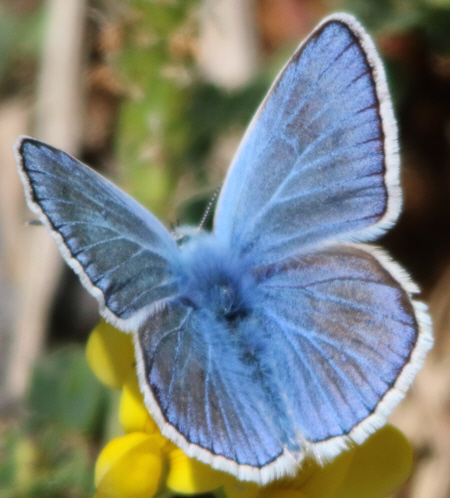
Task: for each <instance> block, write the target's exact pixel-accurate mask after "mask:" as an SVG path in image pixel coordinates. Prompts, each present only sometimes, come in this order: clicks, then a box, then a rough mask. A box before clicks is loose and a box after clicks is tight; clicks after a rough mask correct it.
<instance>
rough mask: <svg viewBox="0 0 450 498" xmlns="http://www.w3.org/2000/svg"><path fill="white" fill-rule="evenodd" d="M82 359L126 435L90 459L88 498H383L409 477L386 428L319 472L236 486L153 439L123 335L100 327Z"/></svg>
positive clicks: (406, 456) (395, 436)
mask: <svg viewBox="0 0 450 498" xmlns="http://www.w3.org/2000/svg"><path fill="white" fill-rule="evenodd" d="M87 357H88V362H89V365H90V366H91V368H92V370H93V371H94V373H95V374H96V375H97V377H98V378H99V379H100V380H101V381H102V382H103V383H105V384H106V385H107V386H108V387H111V388H116V389H117V388H119V389H122V395H121V401H120V407H119V419H120V424H121V426H122V429H123V430H124V432H125V433H126V434H125V435H124V436H121V437H118V438H115V439H113V440H112V441H110V442H109V443H108V444H107V445H106V446H105V448H104V449H103V450H102V452H101V453H100V456H99V457H98V460H97V464H96V468H95V484H96V494H95V498H116V497H117V498H119V497H120V498H144V497H145V498H151V497H153V496H155V495H156V494H157V493H158V491H161V490H166V491H167V490H168V489H170V490H172V491H173V492H174V493H182V494H196V493H205V492H208V491H214V490H216V489H218V488H223V490H224V492H225V495H226V496H227V497H228V498H361V497H364V498H383V497H384V496H386V495H387V494H389V493H391V492H393V491H395V490H396V489H397V488H398V487H399V486H400V485H401V484H403V482H404V481H405V480H406V479H407V477H408V475H409V473H410V471H411V467H412V448H411V445H410V444H409V442H408V440H407V439H406V438H405V436H404V435H403V434H402V433H401V432H400V431H399V430H398V429H396V428H395V427H393V426H391V425H386V426H385V427H383V428H382V429H380V430H379V431H377V432H376V433H375V434H373V435H372V436H371V437H370V438H369V439H368V440H367V441H366V442H365V443H364V444H362V445H360V446H356V445H355V446H353V447H352V448H350V449H349V450H348V451H346V452H344V453H342V454H341V455H339V456H338V457H337V458H335V459H334V460H333V461H331V462H329V463H327V464H325V465H323V466H321V465H319V464H318V463H317V462H315V461H313V460H307V461H306V462H305V463H304V464H303V465H302V467H301V469H300V470H299V472H298V474H297V475H296V476H295V477H293V478H285V479H281V480H278V481H275V482H273V483H271V484H269V485H267V486H258V485H256V484H254V483H250V482H242V481H238V480H237V479H236V478H234V477H233V476H231V475H229V474H226V473H224V472H220V471H217V470H214V469H212V468H211V467H210V466H208V465H205V464H203V463H201V462H199V461H198V460H196V459H193V458H189V457H188V456H186V455H185V454H184V453H183V451H182V450H181V449H179V448H177V447H176V446H175V445H174V444H173V443H172V442H170V441H169V440H168V439H166V438H165V437H164V436H163V435H162V434H161V433H160V431H159V429H158V428H157V426H156V424H155V422H154V421H153V419H152V417H151V416H150V414H149V412H148V410H147V408H146V407H145V405H144V400H143V396H142V394H141V392H140V390H139V386H138V382H137V378H136V371H135V368H134V365H135V360H134V354H133V346H132V340H131V336H130V335H127V334H124V333H122V332H119V331H117V330H116V329H115V328H114V327H112V326H110V325H107V324H106V323H105V322H101V323H100V325H99V326H98V327H97V328H96V329H95V330H94V331H93V332H92V334H91V337H90V339H89V341H88V346H87Z"/></svg>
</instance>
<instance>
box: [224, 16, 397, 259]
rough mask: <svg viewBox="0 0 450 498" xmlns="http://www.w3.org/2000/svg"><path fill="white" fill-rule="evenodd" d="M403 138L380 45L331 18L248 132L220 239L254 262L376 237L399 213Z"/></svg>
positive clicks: (353, 24)
mask: <svg viewBox="0 0 450 498" xmlns="http://www.w3.org/2000/svg"><path fill="white" fill-rule="evenodd" d="M396 140H397V137H396V129H395V121H394V118H393V114H392V110H391V105H390V101H389V96H388V93H387V87H386V81H385V77H384V71H383V67H382V65H381V62H380V61H379V58H378V56H377V54H376V51H375V48H374V46H373V43H372V41H371V40H370V38H369V37H368V35H367V34H366V33H365V32H364V30H363V29H362V27H361V26H360V24H359V23H358V22H357V21H356V20H355V19H354V18H353V17H351V16H348V15H344V14H340V15H337V16H332V17H330V18H328V20H325V21H324V22H323V23H322V24H321V25H319V27H318V28H317V29H316V30H315V31H314V32H313V33H312V34H311V35H310V36H309V38H308V39H307V40H306V41H305V42H304V43H303V44H302V45H301V46H300V47H299V49H298V50H297V52H296V53H295V54H294V55H293V57H292V58H291V59H290V60H289V62H288V63H287V65H286V66H285V68H284V69H283V71H282V72H281V74H280V75H279V76H278V78H277V79H276V81H275V83H274V85H273V86H272V88H271V90H270V92H269V94H268V96H267V97H266V99H265V101H264V102H263V104H262V106H261V108H260V109H259V111H258V113H257V114H256V116H255V118H254V120H253V122H252V124H251V125H250V128H249V130H248V131H247V134H246V136H245V137H244V140H243V143H242V145H241V147H240V149H239V150H238V153H237V155H236V158H235V160H234V162H233V164H232V166H231V168H230V171H229V173H228V176H227V179H226V182H225V185H224V187H223V190H222V193H221V195H220V198H219V201H218V206H217V212H216V217H215V231H216V233H217V235H218V236H219V237H220V238H221V239H222V240H224V241H225V242H226V243H228V244H229V246H230V247H232V248H234V247H238V248H239V249H240V251H241V253H243V254H249V255H250V257H251V258H252V259H253V260H254V261H255V264H268V263H273V262H275V261H279V260H282V259H284V258H286V257H290V256H292V255H294V254H295V253H296V252H298V251H299V250H302V249H304V248H308V247H311V246H314V245H316V244H318V243H320V242H323V241H327V240H330V239H336V238H338V239H348V238H356V239H358V240H368V239H369V238H373V237H374V236H375V235H378V234H379V233H380V230H381V229H382V228H386V227H387V226H389V225H390V224H391V222H392V221H393V220H395V218H396V216H397V214H398V210H399V208H400V196H399V192H398V178H397V177H398V157H397V154H396Z"/></svg>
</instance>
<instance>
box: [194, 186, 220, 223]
mask: <svg viewBox="0 0 450 498" xmlns="http://www.w3.org/2000/svg"><path fill="white" fill-rule="evenodd" d="M219 192H220V187H219V188H217V189H216V191H215V192H214V194H213V196H212V197H211V200H210V201H209V202H208V205H207V206H206V210H205V214H204V215H203V218H202V221H201V222H200V225H199V227H198V229H197V230H198V231H200V230H201V229H202V228H203V226H204V225H205V223H206V220H207V219H208V216H209V213H210V212H211V209H212V207H213V205H214V202H215V201H216V199H217V196H218V195H219Z"/></svg>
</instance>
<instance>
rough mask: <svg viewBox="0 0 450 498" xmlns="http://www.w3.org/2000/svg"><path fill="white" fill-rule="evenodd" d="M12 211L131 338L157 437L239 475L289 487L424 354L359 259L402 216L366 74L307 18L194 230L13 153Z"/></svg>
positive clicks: (352, 38)
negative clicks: (29, 218) (28, 216)
mask: <svg viewBox="0 0 450 498" xmlns="http://www.w3.org/2000/svg"><path fill="white" fill-rule="evenodd" d="M16 152H17V159H18V164H19V172H20V175H21V177H22V181H23V184H24V187H25V192H26V196H27V200H28V204H29V206H30V208H31V209H32V210H33V211H34V212H35V213H37V214H38V215H39V216H40V219H41V220H42V222H43V223H44V225H45V226H46V227H47V228H48V230H49V231H50V233H51V234H52V236H53V237H54V238H55V240H56V242H57V244H58V246H59V248H60V250H61V253H62V255H63V256H64V258H65V259H66V261H67V263H68V264H69V265H70V266H71V267H72V268H73V270H74V271H75V272H76V273H77V274H78V275H79V277H80V279H81V281H82V283H83V285H84V286H85V287H86V288H87V290H88V291H89V292H90V293H91V294H92V295H93V296H94V297H95V298H96V299H97V300H98V302H99V305H100V312H101V314H102V315H103V316H104V317H105V318H106V319H107V320H108V321H110V322H111V323H113V324H114V325H116V326H117V327H118V328H119V329H121V330H123V331H127V332H132V333H133V336H134V341H135V351H136V360H137V369H138V376H139V382H140V388H141V390H142V392H143V394H144V397H145V403H146V405H147V407H148V409H149V411H150V412H151V414H152V416H153V417H154V419H155V420H156V422H157V424H158V426H159V427H160V429H161V431H162V433H163V434H164V435H166V436H167V437H168V438H169V439H171V440H172V441H174V442H175V443H176V444H177V445H178V446H180V447H181V448H182V449H183V450H184V451H185V452H186V453H187V454H188V455H190V456H194V457H197V458H198V459H199V460H201V461H203V462H206V463H208V464H210V465H212V466H213V467H215V468H217V469H221V470H224V471H227V472H230V473H232V474H234V475H236V476H237V477H238V478H240V479H246V480H253V481H256V482H259V483H266V482H269V481H271V480H272V479H275V478H277V477H280V476H283V475H286V474H292V473H294V472H295V471H296V469H297V468H298V466H299V463H301V462H302V460H303V459H304V458H305V457H306V456H313V457H315V458H316V459H317V460H319V461H322V460H325V459H329V458H332V457H334V456H336V455H337V454H339V453H340V452H341V451H343V450H344V449H345V448H347V447H348V446H349V444H350V443H351V442H357V443H360V442H362V441H363V440H364V439H365V438H366V437H367V436H368V435H369V434H370V433H372V432H374V431H375V430H376V429H377V428H378V427H380V426H381V425H382V424H384V423H385V421H386V417H387V415H388V414H389V413H390V412H391V411H392V409H393V408H394V406H395V405H396V404H397V402H398V401H399V400H400V399H401V398H402V397H403V396H404V394H405V392H406V390H407V388H408V387H409V385H410V384H411V382H412V380H413V378H414V376H415V374H416V372H417V371H418V369H419V368H420V366H421V365H422V363H423V360H424V357H425V355H426V353H427V351H428V350H429V349H430V347H431V344H432V337H431V332H430V328H429V319H428V315H427V313H426V309H425V306H424V305H422V304H420V303H417V302H415V301H413V300H412V294H414V293H416V292H418V289H417V288H416V286H415V285H414V284H412V283H411V281H410V280H409V278H408V276H407V275H406V273H405V271H404V270H402V269H401V268H400V267H399V266H398V265H397V264H396V263H394V262H393V261H391V260H390V259H389V257H388V256H387V255H386V254H385V253H384V252H383V251H382V250H381V249H378V248H375V247H373V246H370V245H366V244H364V243H363V242H367V241H370V240H373V239H375V238H376V237H378V236H380V235H381V234H383V233H384V232H385V230H386V229H388V228H389V227H390V226H391V225H392V224H393V223H394V221H395V220H396V218H397V216H398V214H399V211H400V207H401V192H400V187H399V157H398V151H397V131H396V124H395V119H394V116H393V112H392V106H391V102H390V98H389V93H388V88H387V84H386V78H385V73H384V70H383V66H382V64H381V62H380V59H379V57H378V55H377V52H376V50H375V47H374V44H373V42H372V40H371V39H370V37H369V36H368V35H367V34H366V32H365V31H364V29H363V28H362V27H361V25H360V24H359V23H358V21H357V20H356V19H354V18H353V17H352V16H350V15H347V14H337V15H333V16H331V17H328V18H327V19H325V20H324V21H323V22H322V23H321V24H320V25H319V26H318V27H317V28H316V29H315V30H314V31H313V33H312V34H311V35H310V36H309V37H308V38H307V39H306V40H305V41H304V42H303V43H302V44H301V45H300V47H299V48H298V49H297V51H296V52H295V53H294V55H293V56H292V58H291V59H290V60H289V61H288V62H287V64H286V66H285V67H284V69H283V70H282V71H281V73H280V75H279V76H278V77H277V79H276V80H275V82H274V84H273V86H272V88H271V89H270V91H269V93H268V95H267V97H266V98H265V100H264V101H263V103H262V105H261V107H260V109H259V110H258V112H257V114H256V116H255V118H254V119H253V121H252V123H251V125H250V127H249V129H248V131H247V133H246V135H245V137H244V139H243V142H242V144H241V146H240V148H239V150H238V152H237V154H236V157H235V159H234V161H233V163H232V165H231V167H230V170H229V172H228V175H227V177H226V180H225V183H224V186H223V189H222V192H221V194H220V197H219V200H218V204H217V209H216V213H215V219H214V229H213V231H212V232H211V233H206V232H204V231H201V230H199V231H195V230H192V229H189V230H186V232H185V233H184V234H183V236H182V237H181V238H179V239H176V238H174V237H173V236H172V235H171V234H170V233H169V232H168V231H167V230H166V229H165V227H164V226H163V225H162V224H161V223H160V222H159V221H158V220H157V219H156V218H155V217H154V216H153V215H152V214H151V213H149V212H148V211H147V210H145V209H144V208H143V207H142V206H140V205H139V204H138V203H137V202H136V201H134V200H133V199H132V198H130V197H129V196H128V195H126V194H125V193H123V192H122V191H121V190H119V189H118V188H117V187H115V186H114V185H113V184H111V183H110V182H109V181H107V180H105V179H104V178H103V177H101V176H100V175H98V174H97V173H95V172H94V171H93V170H91V169H89V168H88V167H87V166H84V165H83V164H81V163H80V162H79V161H77V160H76V159H74V158H73V157H71V156H69V155H67V154H65V153H64V152H62V151H60V150H57V149H55V148H53V147H51V146H50V145H46V144H44V143H42V142H39V141H37V140H34V139H32V138H27V137H24V138H21V139H20V140H19V141H18V142H17V144H16Z"/></svg>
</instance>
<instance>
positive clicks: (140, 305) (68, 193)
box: [15, 137, 178, 330]
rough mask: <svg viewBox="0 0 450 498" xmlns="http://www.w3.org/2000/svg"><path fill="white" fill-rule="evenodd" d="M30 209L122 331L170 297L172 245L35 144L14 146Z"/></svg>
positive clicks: (122, 202)
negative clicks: (37, 216)
mask: <svg viewBox="0 0 450 498" xmlns="http://www.w3.org/2000/svg"><path fill="white" fill-rule="evenodd" d="M15 152H16V156H17V162H18V169H19V173H20V176H21V179H22V182H23V184H24V188H25V192H26V196H27V202H28V205H29V207H30V209H31V210H32V211H33V212H35V213H36V214H38V215H39V217H40V220H41V221H42V223H44V225H45V226H46V227H47V228H48V229H49V231H50V233H51V234H52V236H53V237H54V239H55V240H56V242H57V244H58V247H59V249H60V251H61V253H62V255H63V256H64V258H65V260H66V261H67V263H68V264H69V265H70V266H71V267H72V268H73V270H74V271H75V272H76V273H77V274H78V275H79V277H80V279H81V282H82V283H83V285H84V286H85V287H86V288H87V290H88V291H89V292H90V293H91V294H92V295H93V296H94V297H95V298H96V299H97V300H98V302H99V304H100V313H101V314H102V315H103V316H104V317H105V318H107V319H108V320H109V321H112V322H113V323H114V324H115V325H117V326H118V327H119V328H121V329H123V330H131V329H135V328H137V324H138V322H139V320H140V318H139V317H140V314H141V313H143V314H146V313H148V312H149V311H150V309H151V307H152V306H155V304H156V303H158V302H161V301H164V300H165V299H167V298H169V297H172V296H173V295H174V294H176V292H177V282H176V277H175V271H176V265H177V253H178V248H177V246H176V244H175V242H174V241H173V239H172V238H171V236H170V234H169V233H168V232H167V230H166V229H165V228H164V226H163V225H162V224H161V223H160V222H159V221H158V220H157V219H156V218H155V217H154V216H153V215H152V214H151V213H149V212H148V211H147V210H146V209H144V208H143V207H142V206H141V205H139V204H138V203H137V202H136V201H135V200H133V199H132V198H131V197H129V196H128V195H127V194H125V193H124V192H123V191H121V190H120V189H119V188H117V187H115V186H114V185H113V184H112V183H110V182H109V181H108V180H106V179H105V178H103V177H102V176H101V175H99V174H98V173H96V172H95V171H93V170H92V169H91V168H89V167H88V166H85V165H84V164H82V163H80V162H79V161H78V160H76V159H75V158H73V157H72V156H70V155H68V154H66V153H65V152H62V151H60V150H58V149H56V148H54V147H51V146H50V145H47V144H45V143H43V142H40V141H38V140H35V139H32V138H28V137H22V138H20V139H19V140H18V141H17V142H16V145H15Z"/></svg>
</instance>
